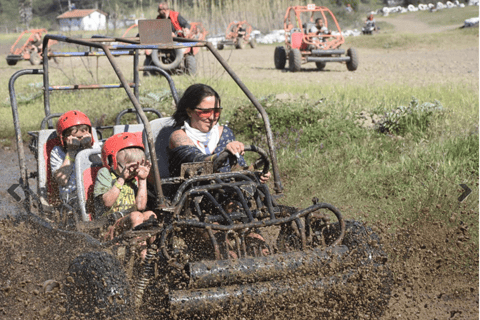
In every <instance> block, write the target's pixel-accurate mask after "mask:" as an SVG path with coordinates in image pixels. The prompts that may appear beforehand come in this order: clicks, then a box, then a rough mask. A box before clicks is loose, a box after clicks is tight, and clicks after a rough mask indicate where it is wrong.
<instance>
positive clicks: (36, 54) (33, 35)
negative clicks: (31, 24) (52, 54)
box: [7, 29, 57, 66]
mask: <svg viewBox="0 0 480 320" xmlns="http://www.w3.org/2000/svg"><path fill="white" fill-rule="evenodd" d="M46 33H47V29H31V30H25V31H23V32H22V33H21V34H20V35H19V36H18V38H17V41H15V43H14V44H13V46H12V48H11V49H10V54H9V55H8V56H7V64H8V65H9V66H14V65H16V64H17V62H18V61H20V60H30V63H31V64H32V65H39V64H40V62H41V61H42V59H41V55H42V52H43V48H42V40H43V37H42V35H43V34H46ZM25 35H29V37H28V39H27V41H26V42H25V43H24V44H23V45H22V46H19V45H18V44H19V42H20V40H21V39H22V38H24V36H25ZM55 43H57V41H49V42H48V48H49V49H50V47H51V46H52V45H54V44H55Z"/></svg>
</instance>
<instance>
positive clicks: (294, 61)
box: [288, 49, 302, 72]
mask: <svg viewBox="0 0 480 320" xmlns="http://www.w3.org/2000/svg"><path fill="white" fill-rule="evenodd" d="M288 66H289V69H290V71H292V72H297V71H300V70H301V69H302V53H301V52H300V50H298V49H292V50H290V55H289V57H288Z"/></svg>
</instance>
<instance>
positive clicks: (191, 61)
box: [184, 54, 197, 76]
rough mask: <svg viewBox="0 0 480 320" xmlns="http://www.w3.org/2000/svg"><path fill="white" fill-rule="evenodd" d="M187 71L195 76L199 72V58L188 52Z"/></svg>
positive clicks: (186, 58) (186, 57)
mask: <svg viewBox="0 0 480 320" xmlns="http://www.w3.org/2000/svg"><path fill="white" fill-rule="evenodd" d="M184 63H185V72H186V73H187V74H189V75H191V76H194V75H195V74H196V73H197V59H195V56H192V55H190V54H187V55H186V56H185V61H184Z"/></svg>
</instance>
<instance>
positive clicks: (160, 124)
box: [144, 117, 175, 179]
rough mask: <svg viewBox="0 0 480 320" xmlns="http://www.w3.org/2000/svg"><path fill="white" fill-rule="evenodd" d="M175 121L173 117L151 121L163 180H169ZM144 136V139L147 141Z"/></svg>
mask: <svg viewBox="0 0 480 320" xmlns="http://www.w3.org/2000/svg"><path fill="white" fill-rule="evenodd" d="M174 123H175V122H174V120H173V118H172V117H164V118H160V119H154V120H152V121H150V126H151V128H152V134H153V140H154V143H155V151H156V153H157V163H158V169H159V171H160V177H161V178H162V179H165V178H169V177H170V172H169V171H168V151H167V148H168V145H169V142H170V135H171V134H172V132H173V131H175V127H174ZM145 138H146V137H145V134H144V139H145Z"/></svg>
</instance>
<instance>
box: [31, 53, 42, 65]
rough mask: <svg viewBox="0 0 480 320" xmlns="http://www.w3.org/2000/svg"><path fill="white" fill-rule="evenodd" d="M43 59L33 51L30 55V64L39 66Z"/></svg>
mask: <svg viewBox="0 0 480 320" xmlns="http://www.w3.org/2000/svg"><path fill="white" fill-rule="evenodd" d="M40 61H41V58H40V55H39V54H38V52H35V51H32V52H31V53H30V63H31V64H32V65H34V66H38V65H39V64H40Z"/></svg>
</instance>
